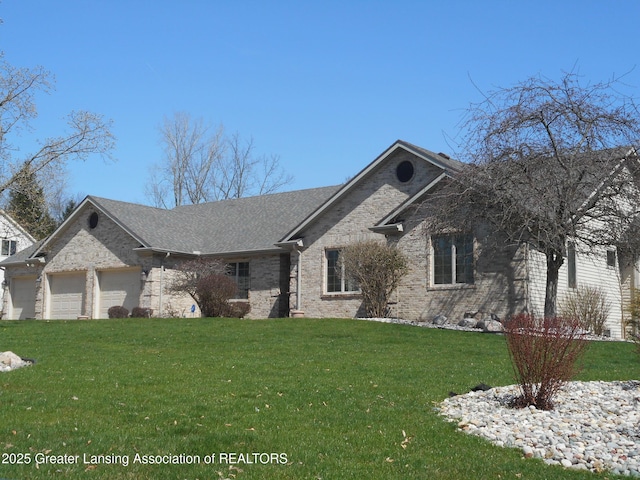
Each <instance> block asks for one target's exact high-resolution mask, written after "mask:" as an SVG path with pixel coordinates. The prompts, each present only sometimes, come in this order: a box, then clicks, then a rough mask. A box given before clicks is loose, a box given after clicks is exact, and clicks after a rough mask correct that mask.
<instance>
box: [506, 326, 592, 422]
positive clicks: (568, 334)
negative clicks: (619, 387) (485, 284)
mask: <svg viewBox="0 0 640 480" xmlns="http://www.w3.org/2000/svg"><path fill="white" fill-rule="evenodd" d="M505 338H506V340H507V347H508V349H509V355H510V356H511V362H512V365H513V369H514V373H515V376H516V380H517V381H518V383H519V384H520V389H521V391H522V394H521V395H520V396H519V397H517V398H516V399H515V400H514V402H513V406H514V407H518V408H522V407H527V406H529V405H533V406H535V407H536V408H539V409H541V410H551V409H552V408H553V397H554V396H555V394H556V393H557V392H558V390H560V388H561V387H562V386H563V385H564V384H565V383H566V382H568V381H569V380H570V379H571V378H572V377H573V376H574V375H575V374H576V373H577V370H578V365H577V362H578V360H579V359H580V357H581V356H582V354H583V353H584V351H585V349H586V347H587V341H586V338H585V332H584V330H583V329H582V325H581V323H580V322H579V321H578V320H577V319H575V318H563V317H554V318H535V317H534V316H533V315H525V314H522V315H517V316H515V317H512V318H511V319H509V320H508V321H507V322H506V325H505Z"/></svg>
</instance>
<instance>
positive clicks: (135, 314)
mask: <svg viewBox="0 0 640 480" xmlns="http://www.w3.org/2000/svg"><path fill="white" fill-rule="evenodd" d="M151 315H153V309H152V308H145V307H133V308H132V309H131V318H151Z"/></svg>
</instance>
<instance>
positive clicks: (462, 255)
mask: <svg viewBox="0 0 640 480" xmlns="http://www.w3.org/2000/svg"><path fill="white" fill-rule="evenodd" d="M431 244H432V246H433V283H434V284H435V285H455V284H472V283H473V266H474V265H473V264H474V262H473V235H471V234H455V235H434V236H432V237H431Z"/></svg>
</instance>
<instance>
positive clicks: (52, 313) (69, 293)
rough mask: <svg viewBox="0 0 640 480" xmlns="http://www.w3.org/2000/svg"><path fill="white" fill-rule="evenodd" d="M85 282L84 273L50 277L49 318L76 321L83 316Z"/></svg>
mask: <svg viewBox="0 0 640 480" xmlns="http://www.w3.org/2000/svg"><path fill="white" fill-rule="evenodd" d="M85 281H86V274H85V273H84V272H82V273H69V274H53V275H49V291H50V293H51V298H50V303H49V318H52V319H64V318H66V319H75V318H78V316H80V315H82V314H83V312H82V305H83V303H84V296H85V295H84V291H85Z"/></svg>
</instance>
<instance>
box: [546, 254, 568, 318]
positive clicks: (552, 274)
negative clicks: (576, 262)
mask: <svg viewBox="0 0 640 480" xmlns="http://www.w3.org/2000/svg"><path fill="white" fill-rule="evenodd" d="M546 256H547V288H546V290H545V296H544V316H545V317H547V318H550V317H555V316H557V313H558V312H557V308H556V304H557V300H558V277H559V272H560V267H561V266H562V264H563V263H564V256H563V255H562V253H559V252H546Z"/></svg>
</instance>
